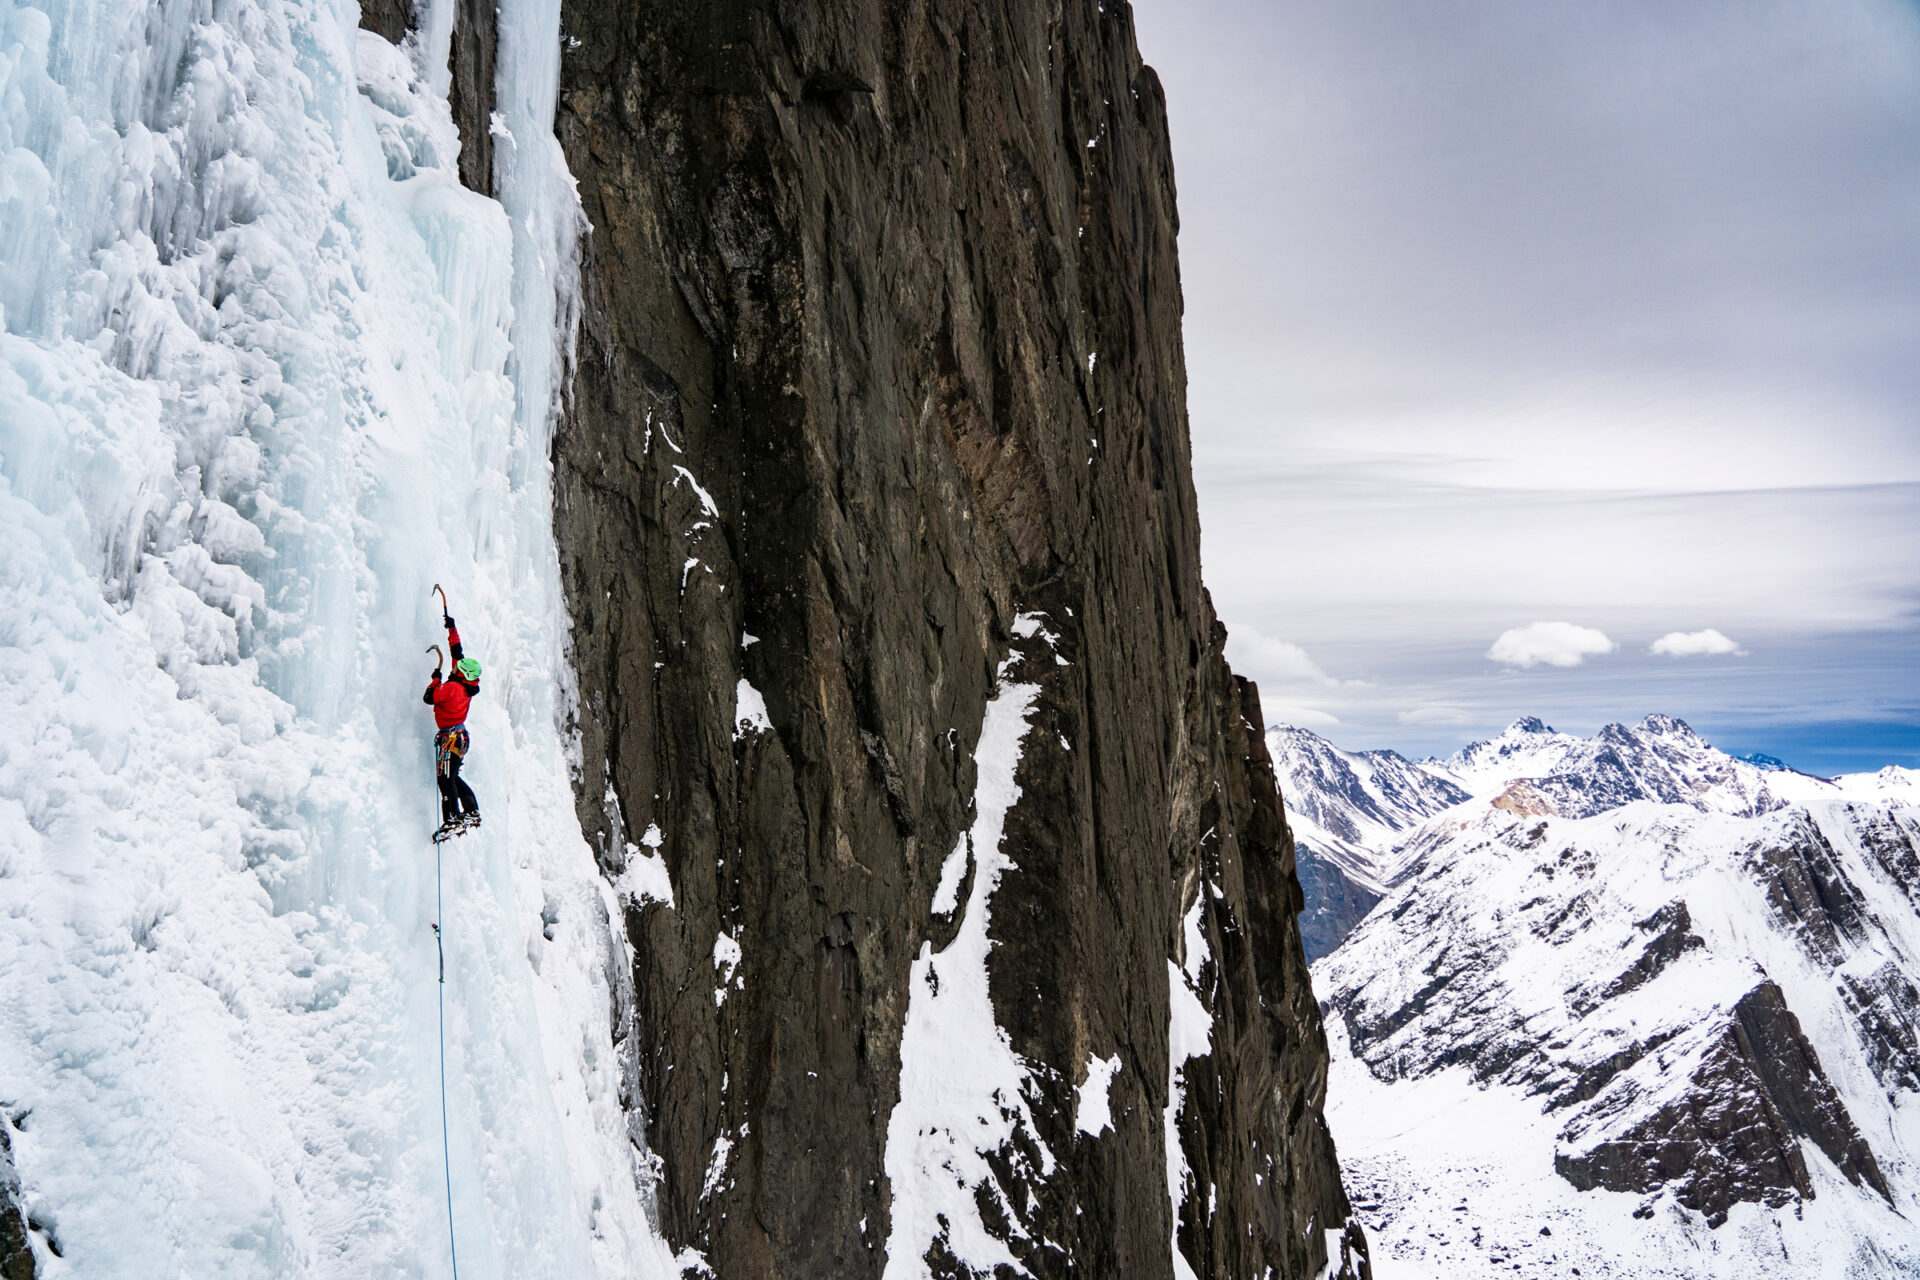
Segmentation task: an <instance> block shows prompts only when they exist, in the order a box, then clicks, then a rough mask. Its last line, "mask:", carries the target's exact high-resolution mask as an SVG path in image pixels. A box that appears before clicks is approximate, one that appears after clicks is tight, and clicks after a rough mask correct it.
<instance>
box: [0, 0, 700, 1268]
mask: <svg viewBox="0 0 1920 1280" xmlns="http://www.w3.org/2000/svg"><path fill="white" fill-rule="evenodd" d="M450 14H451V4H450V0H439V2H438V3H437V4H436V5H433V6H430V7H429V11H428V13H427V14H426V21H424V22H423V24H422V26H423V29H424V30H425V31H427V32H429V33H430V34H431V33H433V32H439V33H440V36H439V38H438V41H437V47H436V41H435V40H434V39H432V38H430V39H429V40H428V41H427V46H428V47H427V48H426V49H424V50H423V49H420V48H410V49H409V50H407V51H406V52H404V53H403V52H401V51H396V50H395V49H393V48H392V47H391V46H388V45H386V44H384V43H383V42H382V41H380V40H379V39H378V38H377V37H374V36H371V35H368V34H365V33H361V32H358V31H357V30H356V28H355V21H356V18H357V13H356V10H355V7H354V6H352V5H350V4H340V3H332V2H324V3H323V2H320V0H306V2H291V3H267V2H265V0H225V2H223V3H221V4H219V5H206V4H194V3H185V2H184V0H171V2H167V3H154V4H148V3H146V0H112V2H109V0H72V2H70V3H69V2H63V0H38V3H36V4H34V5H28V4H23V3H20V0H0V225H4V226H5V227H6V231H7V234H6V235H5V236H4V237H0V309H3V310H0V314H3V316H4V326H3V328H4V332H0V1102H3V1103H4V1104H5V1109H6V1112H7V1115H8V1117H9V1119H10V1123H11V1124H12V1125H13V1126H14V1132H13V1133H12V1135H11V1140H12V1147H13V1153H14V1158H15V1161H16V1164H17V1166H18V1170H19V1174H20V1177H21V1181H22V1186H23V1191H24V1196H25V1200H26V1204H27V1208H28V1210H29V1212H30V1214H31V1215H32V1218H33V1220H34V1221H35V1222H36V1223H38V1224H39V1229H38V1230H37V1231H36V1233H35V1249H36V1256H37V1258H38V1261H39V1263H40V1265H41V1267H42V1270H43V1274H45V1275H49V1276H61V1275H76V1276H79V1275H85V1276H90V1277H92V1276H98V1277H120V1276H124V1277H148V1276H153V1275H157V1274H167V1275H183V1276H194V1277H215V1276H219V1277H228V1276H232V1277H240V1276H260V1277H267V1276H277V1277H289V1276H315V1277H319V1276H339V1277H364V1276H370V1275H382V1276H385V1275H408V1276H438V1275H445V1274H448V1273H449V1270H450V1268H449V1259H448V1256H447V1253H448V1251H447V1205H446V1202H445V1196H446V1194H447V1193H446V1191H445V1190H444V1189H443V1188H444V1183H443V1179H445V1178H446V1171H443V1168H442V1161H441V1141H440V1138H441V1135H440V1122H441V1116H440V1109H441V1099H440V1095H439V1091H438V1088H437V1082H438V1078H439V1077H438V1074H437V1070H438V1068H437V1050H438V1038H439V1030H438V1024H437V1020H436V999H437V997H438V996H439V995H440V992H439V989H438V987H437V984H436V981H435V978H436V972H437V969H436V965H437V961H436V953H435V945H434V936H433V933H432V931H431V929H430V928H429V926H430V925H431V924H432V923H433V922H434V921H435V920H436V919H438V920H440V921H441V922H443V923H444V926H445V932H446V971H445V972H446V986H445V1003H446V1019H447V1025H446V1054H447V1080H448V1084H449V1089H448V1095H447V1098H446V1107H447V1113H448V1118H449V1121H450V1132H451V1145H452V1162H451V1170H450V1173H451V1178H450V1181H451V1195H452V1200H453V1206H452V1210H453V1213H452V1216H453V1223H454V1226H455V1228H456V1230H457V1235H458V1240H459V1248H460V1262H461V1269H462V1273H463V1274H465V1275H468V1276H475V1277H484V1276H505V1275H529V1274H539V1275H567V1276H587V1275H600V1276H615V1275H620V1276H626V1275H640V1276H659V1275H669V1274H677V1268H675V1267H674V1266H673V1265H672V1260H671V1259H669V1258H668V1257H667V1254H666V1250H665V1248H664V1246H663V1245H661V1243H660V1242H659V1240H658V1238H657V1236H656V1235H655V1233H654V1232H653V1230H652V1228H651V1227H650V1226H649V1223H648V1206H647V1204H646V1202H645V1194H644V1190H643V1188H644V1187H645V1185H646V1182H645V1178H644V1176H642V1173H643V1170H644V1168H645V1166H646V1162H647V1157H646V1152H645V1149H644V1145H643V1143H641V1142H639V1141H637V1139H638V1138H639V1137H640V1135H635V1134H630V1133H629V1131H628V1127H627V1125H628V1120H627V1115H626V1113H625V1112H624V1111H623V1110H622V1108H621V1106H620V1102H619V1097H620V1092H621V1088H622V1075H623V1071H625V1070H626V1067H625V1066H624V1065H623V1064H622V1063H621V1062H620V1061H618V1060H617V1059H616V1057H615V1055H614V1054H613V1053H612V1052H611V1050H610V1048H609V1046H611V1045H612V1044H613V1043H614V1036H613V1034H612V1030H611V1028H610V1025H609V1021H610V1019H611V1018H612V1017H614V1016H615V1012H616V1010H618V1009H619V1008H620V1006H621V1001H622V999H623V997H622V993H621V990H620V987H621V983H622V982H623V978H622V976H621V975H622V974H623V973H624V971H625V966H624V961H623V960H622V959H621V955H620V947H621V946H622V945H623V944H621V943H619V942H617V941H616V938H617V936H618V934H617V931H610V930H609V923H608V922H609V913H610V912H612V911H616V910H617V909H618V904H617V903H616V901H615V900H614V898H613V894H612V891H611V890H610V889H609V888H608V887H607V886H606V885H605V883H604V882H603V881H602V880H601V879H600V877H599V876H598V875H597V874H596V871H595V867H594V863H593V859H592V857H591V855H590V852H589V850H588V849H587V847H586V845H585V843H584V841H583V840H582V839H581V837H580V833H579V827H578V824H577V821H576V819H575V817H574V808H573V796H572V791H571V785H570V780H569V775H568V750H567V741H566V738H565V736H564V732H563V721H564V717H565V715H566V714H567V710H568V706H567V684H566V675H565V672H566V666H565V663H564V661H563V655H564V649H563V646H564V644H565V642H566V630H565V613H564V610H563V608H562V605H561V599H560V591H559V582H558V575H557V567H556V562H555V553H554V549H553V545H552V539H551V530H550V504H549V492H548V462H547V458H548V427H547V423H548V419H549V412H550V408H551V405H552V401H553V396H554V394H555V388H556V386H557V384H558V376H559V368H560V360H561V358H562V356H563V354H564V352H563V349H562V335H564V334H566V333H567V332H568V331H569V322H568V314H567V312H568V307H569V305H570V304H569V301H568V299H569V290H570V279H569V275H568V271H569V270H570V268H569V267H568V266H567V265H566V264H569V263H571V261H572V257H573V255H572V247H571V246H572V237H573V236H574V234H575V228H576V223H577V217H578V214H577V210H576V208H575V206H574V202H573V198H572V194H571V187H570V184H569V180H568V178H567V175H566V173H565V171H564V168H563V167H562V165H561V163H560V160H559V157H558V150H557V147H556V146H555V145H554V143H553V141H552V137H551V118H550V117H551V109H552V103H553V97H554V83H555V74H556V62H557V57H558V37H557V5H556V4H554V3H551V2H545V0H502V4H501V5H500V32H501V42H500V54H499V56H500V75H501V79H500V87H501V90H502V91H501V93H500V95H499V99H500V114H499V115H498V116H497V117H496V132H497V133H498V134H499V135H500V138H501V142H500V148H499V151H500V155H501V157H502V159H501V162H500V167H501V174H502V177H501V189H500V197H501V198H500V200H499V201H497V202H496V201H494V200H489V199H485V198H483V197H481V196H479V195H476V194H474V193H472V192H469V191H466V190H464V189H463V188H461V187H460V185H459V184H458V181H457V179H456V177H455V171H454V158H455V155H456V150H457V146H458V141H457V138H456V137H455V134H454V130H453V126H452V123H451V120H450V118H449V115H448V111H447V107H446V104H445V91H446V86H447V71H446V65H445V56H446V47H445V32H446V30H447V29H448V28H449V26H450ZM435 582H442V583H445V584H446V585H447V587H448V590H449V592H450V594H451V595H452V599H453V604H454V607H455V609H456V612H457V613H458V614H459V616H460V621H461V624H462V629H463V632H464V634H465V636H466V638H467V641H468V645H469V648H470V650H471V651H472V652H473V653H474V655H475V656H477V657H478V658H479V659H480V661H481V662H482V663H483V664H484V665H485V669H486V675H485V678H484V681H483V693H482V695H481V697H480V699H479V700H478V702H477V703H476V706H475V711H474V715H473V719H472V721H471V724H472V728H473V737H474V751H473V755H472V758H471V764H470V767H469V776H470V778H471V780H472V781H473V783H474V786H475V789H476V791H478V793H479V795H480V797H481V802H482V806H483V808H484V810H485V811H486V813H487V817H488V825H487V827H486V829H485V830H484V831H483V832H481V833H479V834H477V835H474V836H469V837H467V838H466V839H464V840H462V841H461V842H459V843H457V844H454V845H450V846H448V847H447V856H446V863H445V871H444V883H443V885H442V886H440V887H439V888H438V890H437V888H436V881H435V862H434V853H433V846H432V845H430V844H429V843H428V842H427V834H428V832H429V831H430V830H431V828H432V825H433V823H434V820H435V802H434V795H433V784H432V777H431V773H432V768H431V760H430V744H429V737H430V734H429V730H430V722H429V720H428V719H427V712H426V709H425V708H424V707H422V706H420V705H419V701H418V700H419V691H420V687H421V685H422V684H423V682H424V678H425V675H426V669H427V667H428V665H429V663H428V661H427V659H426V658H425V657H424V656H423V654H422V652H421V650H422V648H423V647H424V646H425V645H426V644H427V643H429V642H431V641H432V640H434V639H436V638H438V637H437V635H436V632H437V624H438V618H437V616H436V615H437V610H436V607H435V603H434V602H433V600H432V599H431V597H430V596H429V593H428V592H429V588H430V587H431V586H432V584H433V583H435ZM436 892H442V893H444V905H443V906H441V905H437V903H436ZM56 1250H57V1254H58V1256H56Z"/></svg>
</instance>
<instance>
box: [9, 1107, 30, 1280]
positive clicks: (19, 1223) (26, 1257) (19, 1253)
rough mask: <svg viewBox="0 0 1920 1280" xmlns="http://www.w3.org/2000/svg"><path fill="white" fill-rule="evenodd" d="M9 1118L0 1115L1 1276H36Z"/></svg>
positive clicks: (19, 1279) (14, 1279)
mask: <svg viewBox="0 0 1920 1280" xmlns="http://www.w3.org/2000/svg"><path fill="white" fill-rule="evenodd" d="M11 1128H12V1126H11V1124H10V1122H9V1121H8V1120H7V1119H5V1118H4V1117H0V1280H33V1278H34V1276H35V1275H37V1274H38V1269H37V1268H36V1266H35V1264H34V1261H33V1245H32V1244H31V1243H30V1242H29V1241H28V1239H27V1231H28V1227H27V1215H26V1211H25V1210H24V1209H23V1208H22V1207H21V1205H20V1175H19V1174H18V1173H16V1172H14V1168H13V1137H12V1134H11V1133H10V1132H9V1131H10V1129H11Z"/></svg>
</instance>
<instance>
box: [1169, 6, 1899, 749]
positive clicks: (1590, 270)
mask: <svg viewBox="0 0 1920 1280" xmlns="http://www.w3.org/2000/svg"><path fill="white" fill-rule="evenodd" d="M1135 15H1136V22H1137V25H1138V31H1139V42H1140V48H1141V52H1142V55H1143V56H1144V57H1145V58H1146V60H1147V61H1148V62H1149V63H1151V64H1152V65H1153V66H1154V67H1155V69H1156V70H1157V71H1158V72H1159V73H1160V76H1161V78H1162V80H1163V82H1164V83H1165V85H1166V90H1167V98H1168V107H1169V114H1170V117H1171V126H1172V132H1173V147H1174V162H1175V173H1176V179H1177V181H1178V184H1179V192H1180V213H1181V239H1180V250H1181V271H1182V282H1183V288H1184V291H1185V301H1186V340H1187V362H1188V375H1189V389H1188V397H1189V407H1190V411H1191V420H1192V430H1193V443H1194V465H1195V476H1196V483H1197V485H1198V487H1199V490H1200V499H1201V518H1202V525H1203V537H1204V554H1205V558H1206V574H1207V580H1208V583H1209V586H1210V587H1211V588H1212V590H1213V593H1214V599H1215V603H1216V605H1217V607H1218V608H1219V611H1220V613H1221V616H1222V617H1223V618H1224V619H1226V621H1227V624H1228V626H1229V628H1230V629H1231V632H1232V634H1233V640H1232V642H1231V648H1230V650H1229V652H1230V654H1231V655H1232V656H1233V658H1234V661H1235V665H1236V667H1237V668H1239V669H1241V670H1243V671H1245V672H1246V673H1247V674H1250V675H1252V676H1254V677H1255V678H1256V679H1258V680H1259V681H1260V685H1261V690H1262V697H1263V701H1264V704H1265V706H1266V708H1267V714H1268V718H1269V719H1270V720H1280V719H1289V720H1292V721H1294V722H1296V723H1301V724H1305V725H1308V726H1309V727H1313V728H1316V729H1318V730H1319V731H1321V732H1323V733H1325V734H1326V735H1327V736H1329V737H1331V738H1333V739H1334V740H1335V741H1336V742H1340V743H1341V744H1342V745H1347V746H1375V745H1392V746H1397V747H1399V748H1401V749H1402V750H1405V751H1409V752H1413V753H1420V752H1427V751H1434V752H1444V751H1447V750H1451V749H1452V748H1453V747H1455V746H1457V745H1459V744H1460V743H1461V742H1463V741H1466V740H1468V739H1470V738H1472V737H1476V736H1483V735H1485V734H1487V733H1489V732H1492V731H1497V730H1498V729H1499V728H1500V727H1502V726H1504V725H1505V724H1507V723H1508V722H1510V721H1511V720H1513V719H1515V718H1516V717H1518V716H1521V715H1529V714H1532V715H1539V716H1542V717H1543V718H1545V719H1547V720H1549V721H1550V722H1552V723H1554V724H1555V725H1556V726H1557V727H1559V728H1562V729H1566V730H1571V731H1577V732H1590V731H1591V730H1593V729H1595V728H1597V727H1598V726H1599V725H1601V724H1603V723H1605V722H1606V721H1608V720H1626V721H1633V720H1637V719H1639V718H1640V717H1641V716H1642V715H1644V714H1646V713H1647V712H1649V711H1665V712H1669V713H1671V714H1674V715H1678V716H1681V717H1682V718H1684V719H1686V720H1688V721H1690V722H1691V723H1693V724H1694V725H1695V727H1696V728H1698V729H1700V730H1701V731H1702V732H1703V733H1705V734H1706V735H1707V736H1708V737H1709V738H1711V739H1713V740H1714V741H1716V742H1717V743H1719V744H1720V745H1723V746H1726V747H1728V748H1730V749H1737V750H1741V751H1768V752H1770V753H1772V754H1774V755H1778V756H1780V757H1782V758H1783V759H1786V760H1787V761H1788V762H1789V763H1791V764H1793V765H1795V766H1797V767H1801V768H1806V769H1809V770H1813V771H1820V772H1833V771H1839V770H1843V769H1845V770H1854V769H1861V768H1870V767H1878V766H1879V765H1881V764H1887V763H1902V764H1920V679H1916V672H1920V354H1917V353H1920V7H1916V6H1915V5H1913V4H1911V3H1891V2H1886V0H1689V2H1687V3H1683V4H1674V3H1671V0H1634V2H1621V0H1581V2H1579V3H1575V2H1572V0H1470V2H1468V3H1449V4H1445V5H1441V4H1434V3H1422V2H1420V0H1414V2H1412V3H1409V0H1264V2H1256V0H1140V2H1139V3H1136V5H1135ZM1539 624H1544V626H1542V625H1539ZM1709 630H1711V631H1713V632H1714V633H1715V638H1713V639H1712V640H1708V641H1693V642H1679V643H1676V642H1673V641H1667V642H1664V643H1663V644H1662V645H1661V646H1660V647H1661V648H1662V649H1663V650H1665V651H1666V652H1654V651H1652V650H1653V646H1655V644H1656V642H1658V641H1661V639H1662V637H1667V636H1672V635H1675V634H1680V635H1687V636H1698V635H1700V634H1701V633H1704V632H1706V631H1709ZM1503 637H1504V638H1503ZM1569 646H1570V647H1569ZM1675 649H1678V650H1680V651H1681V652H1680V653H1679V654H1678V655H1676V654H1675V653H1673V652H1672V651H1673V650H1675ZM1716 650H1717V651H1716ZM1522 662H1530V663H1531V665H1520V663H1522Z"/></svg>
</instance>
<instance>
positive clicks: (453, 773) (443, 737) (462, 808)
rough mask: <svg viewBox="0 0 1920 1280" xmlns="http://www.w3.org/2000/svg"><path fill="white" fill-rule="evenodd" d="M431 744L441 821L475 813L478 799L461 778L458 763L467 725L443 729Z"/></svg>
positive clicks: (462, 755) (464, 746)
mask: <svg viewBox="0 0 1920 1280" xmlns="http://www.w3.org/2000/svg"><path fill="white" fill-rule="evenodd" d="M433 745H434V748H435V750H434V755H435V757H436V761H435V763H436V766H437V767H436V770H435V772H436V774H437V776H438V778H439V781H440V821H442V822H452V821H453V820H454V819H455V818H457V817H459V816H460V815H462V814H474V815H477V814H478V813H479V812H480V802H479V801H478V800H476V799H474V798H473V788H472V787H470V786H468V785H467V784H466V783H465V782H463V781H461V779H460V762H461V761H462V760H464V759H466V755H467V730H466V726H465V725H455V726H454V727H453V728H451V729H442V730H441V731H440V732H439V733H438V734H437V735H436V736H435V737H434V740H433Z"/></svg>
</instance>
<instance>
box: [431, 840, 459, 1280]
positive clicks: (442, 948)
mask: <svg viewBox="0 0 1920 1280" xmlns="http://www.w3.org/2000/svg"><path fill="white" fill-rule="evenodd" d="M443 902H444V898H443V897H442V895H441V892H440V846H439V845H438V844H436V845H434V846H433V916H434V925H433V945H434V948H435V949H436V950H437V951H439V953H440V1167H441V1168H442V1169H443V1170H444V1171H445V1172H446V1175H447V1256H448V1257H450V1258H452V1259H453V1280H460V1251H459V1249H457V1248H455V1247H454V1243H453V1148H452V1144H451V1142H450V1141H449V1140H448V1138H447V944H446V939H445V938H443V937H442V936H441V934H440V921H442V920H444V919H446V912H445V910H444V909H443V905H442V904H443Z"/></svg>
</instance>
